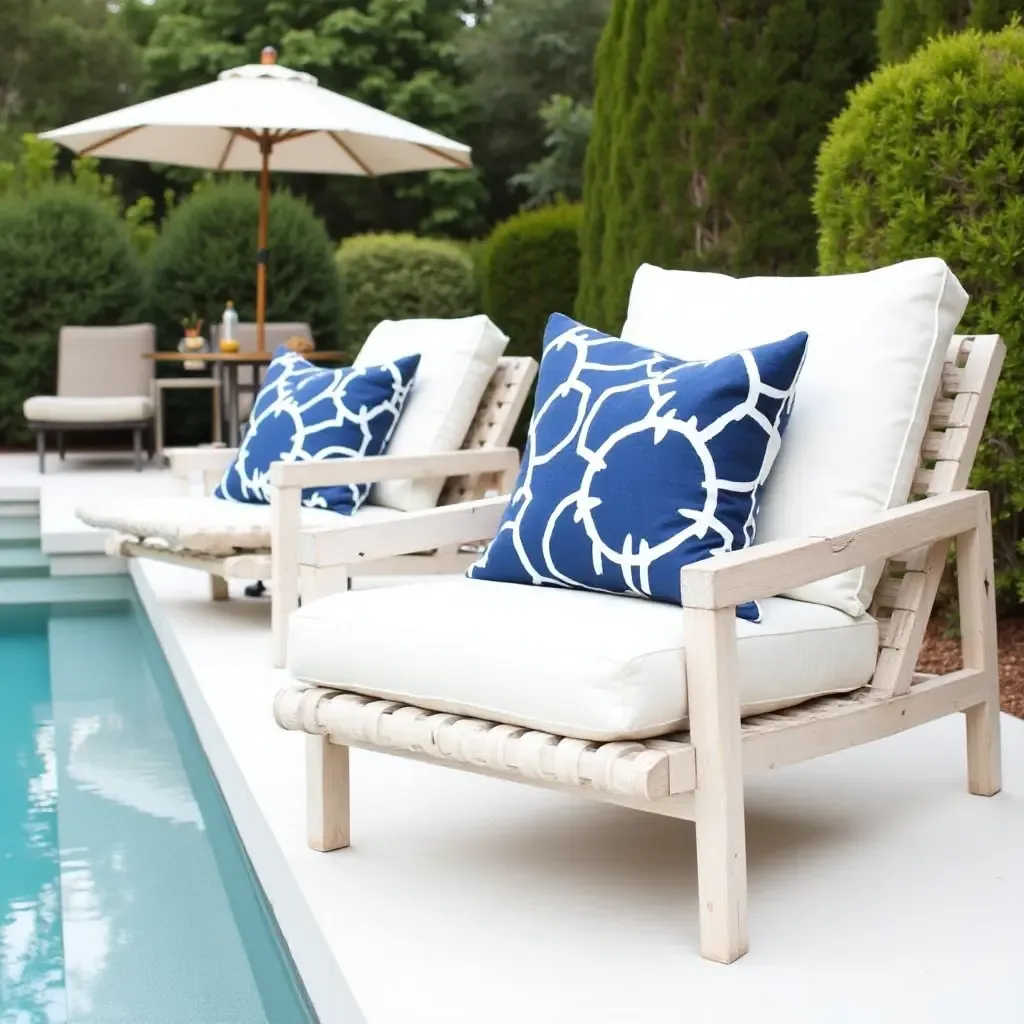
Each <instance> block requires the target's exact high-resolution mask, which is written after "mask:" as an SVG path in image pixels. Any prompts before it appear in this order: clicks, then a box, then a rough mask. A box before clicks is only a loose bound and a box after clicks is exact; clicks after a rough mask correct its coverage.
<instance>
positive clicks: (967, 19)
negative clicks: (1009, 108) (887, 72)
mask: <svg viewBox="0 0 1024 1024" xmlns="http://www.w3.org/2000/svg"><path fill="white" fill-rule="evenodd" d="M1021 13H1024V2H1022V0H882V6H881V7H880V8H879V9H878V29H877V34H878V56H879V58H880V60H881V62H882V63H883V64H891V63H894V62H895V61H901V60H906V59H907V57H909V56H910V55H911V54H912V53H913V52H914V51H915V50H916V49H917V48H918V47H919V46H921V45H923V44H924V43H926V42H928V40H929V39H934V38H935V37H936V36H937V35H939V34H940V33H943V32H947V33H948V32H961V31H962V30H963V29H965V28H974V29H978V30H979V31H981V32H994V31H995V30H996V29H1000V28H1003V27H1005V26H1006V25H1009V24H1010V22H1011V21H1012V20H1013V18H1014V16H1015V15H1018V14H1021Z"/></svg>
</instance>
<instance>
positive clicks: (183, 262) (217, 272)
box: [149, 180, 342, 349]
mask: <svg viewBox="0 0 1024 1024" xmlns="http://www.w3.org/2000/svg"><path fill="white" fill-rule="evenodd" d="M258 223H259V193H258V190H257V188H256V186H255V185H254V184H253V183H251V182H247V181H240V180H238V181H225V182H214V183H211V184H206V185H204V186H203V188H201V189H199V190H198V191H197V192H195V193H194V194H193V195H190V196H189V197H188V198H187V199H186V200H185V201H184V202H182V203H181V204H180V205H179V206H177V207H175V208H174V209H173V210H172V211H171V213H170V214H169V215H168V216H167V219H166V220H165V221H164V225H163V228H162V230H161V232H160V236H159V238H158V239H157V240H156V242H155V244H154V245H153V248H152V250H151V252H150V254H149V268H150V273H149V280H150V289H149V294H150V306H151V309H152V316H153V321H154V323H155V324H156V326H157V334H158V338H159V344H160V347H161V348H167V349H173V348H175V347H176V346H177V344H178V342H179V341H180V339H181V321H182V318H183V317H187V316H190V315H192V314H195V315H196V316H200V317H202V318H203V320H204V321H206V323H207V324H210V323H213V322H215V321H218V320H219V319H220V316H221V314H222V313H223V311H224V304H225V302H227V300H228V299H231V300H232V301H233V302H234V304H235V309H237V310H238V316H239V319H241V320H242V321H254V320H255V319H256V232H257V226H258ZM269 248H270V263H269V266H268V270H267V320H268V321H294V320H301V321H305V322H306V323H308V324H309V325H310V327H311V328H312V331H313V337H314V338H315V339H316V344H317V347H318V348H322V349H335V348H337V345H338V340H339V331H340V326H341V315H342V297H341V286H340V283H339V281H338V275H337V271H336V270H335V266H334V247H333V245H332V243H331V240H330V238H329V237H328V235H327V229H326V228H325V227H324V225H323V222H322V221H321V220H320V219H319V218H318V217H317V216H316V214H315V213H314V212H313V210H312V208H311V207H310V206H309V205H308V204H307V203H306V202H304V201H303V200H301V199H298V198H297V197H296V196H293V195H292V194H291V193H290V192H284V191H280V192H275V193H274V194H273V195H272V196H271V197H270V219H269Z"/></svg>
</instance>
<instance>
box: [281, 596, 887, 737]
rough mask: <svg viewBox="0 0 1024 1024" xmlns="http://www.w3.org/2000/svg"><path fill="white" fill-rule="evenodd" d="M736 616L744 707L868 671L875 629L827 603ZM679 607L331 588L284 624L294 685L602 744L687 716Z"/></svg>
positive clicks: (790, 697)
mask: <svg viewBox="0 0 1024 1024" xmlns="http://www.w3.org/2000/svg"><path fill="white" fill-rule="evenodd" d="M761 603H762V610H763V618H762V621H761V623H760V624H755V623H752V622H747V621H744V620H743V619H737V620H736V632H737V636H738V651H739V688H740V701H741V705H742V713H743V714H744V715H751V714H757V713H763V712H767V711H772V710H776V709H779V708H782V707H788V706H790V705H793V704H799V703H801V702H802V701H805V700H809V699H810V698H812V697H817V696H821V695H824V694H828V693H840V692H846V691H849V690H854V689H857V688H858V687H860V686H863V685H864V684H866V683H867V682H869V681H870V679H871V676H872V674H873V672H874V668H875V662H876V658H877V654H878V650H877V643H878V627H877V625H876V623H875V621H874V619H872V618H870V617H869V616H867V615H864V616H861V617H860V618H857V619H853V618H850V617H849V616H848V615H845V614H844V613H843V612H839V611H836V610H835V609H834V608H826V607H823V606H821V605H813V604H809V603H807V602H802V601H792V600H787V599H785V598H768V599H767V600H765V601H763V602H761ZM685 648H686V636H685V633H684V629H683V615H682V612H681V611H680V609H679V608H673V607H672V606H670V605H667V604H660V603H657V602H653V601H624V600H622V599H621V598H616V597H613V596H610V595H607V594H594V593H587V592H584V591H571V590H560V589H554V588H546V587H513V586H503V585H501V584H499V583H490V582H487V581H483V580H473V579H460V578H455V579H447V580H436V581H431V582H428V583H414V584H407V585H402V586H392V587H381V588H378V589H366V590H356V591H353V592H351V593H347V594H334V595H331V596H330V597H325V598H322V599H320V600H318V601H312V602H310V603H309V604H304V605H303V606H302V607H301V608H300V609H299V610H298V611H296V612H295V613H294V614H293V615H292V616H291V619H290V622H289V638H288V668H289V671H290V673H291V675H292V676H293V677H294V678H296V679H297V680H300V681H302V682H306V683H310V684H314V685H317V686H327V687H333V688H336V689H339V690H348V691H351V692H353V693H361V694H368V695H371V696H379V697H382V698H384V699H387V700H397V701H400V702H403V703H407V704H412V705H414V706H417V707H423V708H428V709H432V710H435V711H444V712H451V713H453V714H463V715H470V716H473V717H477V718H483V719H486V720H488V721H491V722H507V723H509V724H512V725H519V726H523V727H525V728H528V729H540V730H542V731H544V732H551V733H555V734H556V735H559V736H575V737H579V738H580V739H585V740H594V741H597V742H603V741H608V740H616V739H640V738H644V737H649V736H658V735H661V734H663V733H667V732H671V731H673V730H675V729H679V728H682V727H683V726H684V725H685V722H686V718H687V714H688V711H687V706H688V705H687V691H686V669H685V660H684V655H685Z"/></svg>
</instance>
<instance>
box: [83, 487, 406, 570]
mask: <svg viewBox="0 0 1024 1024" xmlns="http://www.w3.org/2000/svg"><path fill="white" fill-rule="evenodd" d="M401 514H402V513H400V512H394V511H392V510H390V509H382V508H377V509H375V508H371V507H368V506H363V508H361V509H360V510H359V511H358V512H356V513H355V514H354V515H351V516H344V515H340V514H339V513H337V512H330V511H327V510H326V509H319V508H303V509H302V525H303V527H304V528H306V529H311V528H314V527H317V526H330V527H335V528H337V527H339V526H345V525H346V524H349V523H352V522H356V521H358V522H360V523H366V522H378V521H384V520H389V519H395V518H397V517H399V516H400V515H401ZM75 515H77V516H78V518H79V519H81V520H82V522H84V523H88V524H89V525H90V526H96V527H99V528H100V529H105V530H113V531H114V532H116V533H121V534H124V535H125V536H127V537H133V538H135V539H136V540H140V541H159V542H160V543H162V544H165V545H166V546H167V547H169V548H171V549H172V550H181V551H191V552H195V553H196V554H203V555H217V556H224V555H233V554H236V553H238V552H244V551H268V550H269V549H270V506H269V505H250V504H244V503H242V502H238V501H225V500H223V499H221V498H206V497H180V498H139V499H137V500H135V501H117V502H106V503H102V502H96V503H92V504H89V505H83V506H81V507H80V508H77V509H76V510H75Z"/></svg>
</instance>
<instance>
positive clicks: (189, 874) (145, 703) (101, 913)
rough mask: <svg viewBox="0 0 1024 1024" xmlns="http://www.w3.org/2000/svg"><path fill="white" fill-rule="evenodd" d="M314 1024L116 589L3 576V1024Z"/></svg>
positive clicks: (226, 819)
mask: <svg viewBox="0 0 1024 1024" xmlns="http://www.w3.org/2000/svg"><path fill="white" fill-rule="evenodd" d="M5 525H6V527H7V531H6V532H7V534H8V536H7V539H6V540H4V539H3V538H2V537H0V549H2V548H6V549H7V552H8V556H9V555H10V549H11V548H13V547H19V548H25V549H28V548H29V547H30V546H31V545H32V543H33V542H32V538H31V537H30V536H29V537H25V536H21V537H20V539H12V537H11V533H12V531H11V529H10V523H9V522H8V523H7V524H5ZM13 532H14V533H15V534H17V531H13ZM25 532H26V533H29V534H30V533H31V530H30V529H28V528H26V531H25ZM36 546H37V544H36ZM5 564H6V565H7V566H9V567H11V566H18V567H19V568H18V569H17V571H13V572H8V571H7V570H5V568H4V566H5ZM314 1021H315V1015H314V1013H313V1011H312V1009H311V1007H310V1003H309V1000H308V998H307V996H306V993H305V991H304V989H303V987H302V985H301V982H300V981H299V979H298V977H297V975H296V972H295V969H294V965H293V964H292V963H291V960H290V957H289V955H288V952H287V949H286V947H285V946H284V944H283V941H282V940H281V938H280V935H279V933H278V931H277V927H276V924H275V922H274V920H273V917H272V915H271V913H270V911H269V908H268V906H267V904H266V901H265V898H264V896H263V894H262V891H261V890H260V888H259V885H258V883H257V882H256V879H255V877H254V875H253V872H252V868H251V865H250V864H249V861H248V858H247V857H246V854H245V852H244V849H243V847H242V845H241V842H240V840H239V839H238V836H237V835H236V833H235V830H234V826H233V824H232V821H231V818H230V815H229V813H228V811H227V808H226V806H225V804H224V801H223V798H222V796H221V793H220V790H219V789H218V787H217V783H216V781H215V779H214V777H213V775H212V773H211V770H210V767H209V765H208V763H207V761H206V758H205V756H204V754H203V751H202V748H201V747H200V744H199V741H198V738H197V737H196V734H195V731H194V730H193V728H192V724H191V721H190V719H189V716H188V713H187V711H186V710H185V707H184V705H183V704H182V702H181V699H180V696H179V694H178V691H177V687H176V685H175V683H174V680H173V678H172V677H171V674H170V671H169V669H168V667H167V664H166V662H165V661H164V658H163V655H162V652H161V650H160V648H159V644H158V642H157V640H156V637H155V635H154V634H153V632H152V630H151V628H150V626H149V623H148V621H147V619H146V616H145V614H144V613H143V611H142V609H141V607H140V605H139V604H138V601H137V599H136V597H135V595H134V592H133V591H132V588H131V584H130V582H129V581H128V579H127V578H126V577H91V578H80V579H66V580H62V579H52V580H51V579H49V578H47V577H46V575H45V572H43V571H42V569H40V567H39V565H38V562H37V561H36V560H33V559H32V558H31V557H29V556H28V555H21V556H18V557H14V558H11V557H8V558H6V559H5V558H3V557H0V1024H309V1022H314Z"/></svg>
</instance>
